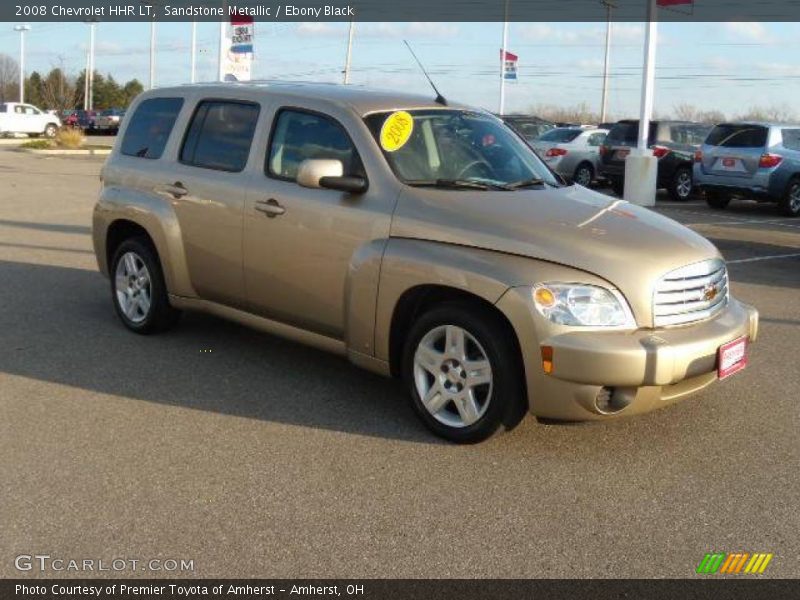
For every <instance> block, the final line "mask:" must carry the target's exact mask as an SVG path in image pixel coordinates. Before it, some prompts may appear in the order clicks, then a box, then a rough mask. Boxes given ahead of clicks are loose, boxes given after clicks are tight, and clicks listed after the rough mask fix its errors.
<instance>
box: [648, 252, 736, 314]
mask: <svg viewBox="0 0 800 600" xmlns="http://www.w3.org/2000/svg"><path fill="white" fill-rule="evenodd" d="M727 304H728V270H727V269H726V268H725V263H724V262H723V261H722V260H720V259H718V258H715V259H712V260H704V261H703V262H699V263H694V264H692V265H688V266H686V267H681V268H680V269H675V270H674V271H670V272H669V273H667V274H666V275H664V276H663V277H662V278H661V279H659V280H658V283H656V288H655V292H654V293H653V323H654V325H655V326H656V327H668V326H670V325H682V324H684V323H693V322H695V321H702V320H703V319H708V318H709V317H712V316H713V315H715V314H716V313H718V312H719V311H720V310H722V309H723V308H724V307H725V306H726V305H727Z"/></svg>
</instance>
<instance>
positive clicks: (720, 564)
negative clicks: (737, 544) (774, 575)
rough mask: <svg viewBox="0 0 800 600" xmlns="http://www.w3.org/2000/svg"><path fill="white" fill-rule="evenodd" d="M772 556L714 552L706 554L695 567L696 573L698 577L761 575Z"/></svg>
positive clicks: (767, 554) (763, 553) (762, 553)
mask: <svg viewBox="0 0 800 600" xmlns="http://www.w3.org/2000/svg"><path fill="white" fill-rule="evenodd" d="M773 556H774V554H771V553H766V552H756V553H755V554H750V553H749V552H730V553H726V552H716V553H714V554H706V555H705V556H704V557H703V560H701V561H700V564H699V565H697V569H696V572H697V573H699V574H700V575H713V574H728V575H732V574H742V573H748V574H751V575H756V574H761V573H763V572H764V571H765V570H766V568H767V565H768V564H769V563H770V561H771V560H772V557H773Z"/></svg>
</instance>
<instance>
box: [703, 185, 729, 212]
mask: <svg viewBox="0 0 800 600" xmlns="http://www.w3.org/2000/svg"><path fill="white" fill-rule="evenodd" d="M730 203H731V197H730V196H729V195H728V194H726V193H724V192H720V191H717V190H706V204H708V205H709V206H710V207H711V208H713V209H716V210H725V209H726V208H727V207H728V204H730Z"/></svg>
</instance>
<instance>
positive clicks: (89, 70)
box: [83, 19, 98, 110]
mask: <svg viewBox="0 0 800 600" xmlns="http://www.w3.org/2000/svg"><path fill="white" fill-rule="evenodd" d="M97 21H98V20H97V19H89V20H88V21H84V23H86V24H87V25H88V26H89V49H88V51H87V52H86V75H85V76H84V78H83V109H84V110H92V108H94V102H93V99H94V28H95V25H97Z"/></svg>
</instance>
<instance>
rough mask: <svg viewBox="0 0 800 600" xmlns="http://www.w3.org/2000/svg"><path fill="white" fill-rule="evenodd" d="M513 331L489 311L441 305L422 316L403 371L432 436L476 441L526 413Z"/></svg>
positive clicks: (407, 349)
mask: <svg viewBox="0 0 800 600" xmlns="http://www.w3.org/2000/svg"><path fill="white" fill-rule="evenodd" d="M513 339H514V338H513V332H509V331H508V326H507V325H506V324H504V323H503V321H502V320H501V319H500V318H499V317H498V316H497V315H495V314H493V313H492V312H491V311H490V310H486V309H483V308H480V307H473V306H470V305H467V304H461V303H452V304H446V305H441V306H439V307H437V308H434V309H432V310H430V311H429V312H427V313H425V314H424V315H423V316H422V317H420V318H419V319H418V320H417V322H416V323H415V324H414V326H413V327H412V329H411V332H410V334H409V336H408V339H407V340H406V346H405V352H404V360H403V376H404V379H405V381H406V384H407V385H408V387H409V389H410V392H411V397H412V398H411V399H412V404H413V407H414V410H415V411H416V413H417V414H418V415H419V417H420V418H421V419H422V421H423V422H424V423H425V424H426V425H427V426H428V428H429V429H430V430H431V431H433V432H434V433H435V434H436V435H438V436H440V437H443V438H445V439H448V440H450V441H453V442H457V443H462V444H464V443H466V444H469V443H475V442H480V441H482V440H484V439H486V438H487V437H489V436H491V435H492V434H493V433H495V432H496V431H497V430H498V429H499V428H500V426H501V425H504V426H505V427H506V428H508V429H510V428H512V427H514V426H515V425H516V424H517V423H518V422H519V420H520V419H521V418H522V416H524V414H525V402H524V384H523V379H522V378H523V376H522V370H521V368H520V367H519V363H520V358H519V351H518V350H517V349H516V345H515V344H514V343H513V341H512V340H513Z"/></svg>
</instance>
